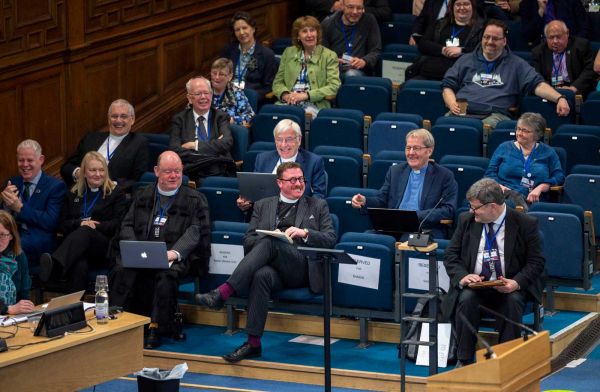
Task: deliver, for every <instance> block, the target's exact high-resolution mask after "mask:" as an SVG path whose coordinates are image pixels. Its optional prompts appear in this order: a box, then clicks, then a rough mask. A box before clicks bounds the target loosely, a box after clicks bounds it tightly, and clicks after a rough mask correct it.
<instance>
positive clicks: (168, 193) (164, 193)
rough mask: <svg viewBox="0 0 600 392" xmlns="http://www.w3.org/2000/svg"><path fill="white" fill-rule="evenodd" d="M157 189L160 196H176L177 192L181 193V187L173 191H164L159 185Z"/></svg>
mask: <svg viewBox="0 0 600 392" xmlns="http://www.w3.org/2000/svg"><path fill="white" fill-rule="evenodd" d="M156 189H157V190H158V194H159V195H161V196H174V195H175V194H177V191H179V187H177V188H176V189H173V190H172V191H163V190H162V189H160V185H157V186H156Z"/></svg>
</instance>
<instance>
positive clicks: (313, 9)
mask: <svg viewBox="0 0 600 392" xmlns="http://www.w3.org/2000/svg"><path fill="white" fill-rule="evenodd" d="M304 5H305V7H306V9H307V10H308V11H309V13H310V15H312V16H314V17H315V18H317V19H319V20H323V19H325V18H326V17H327V16H329V15H331V14H333V13H334V12H336V11H342V10H343V9H344V2H343V1H342V0H304ZM364 12H366V13H368V14H372V15H373V16H374V17H375V19H377V22H379V23H382V22H387V21H388V20H391V19H392V8H391V7H390V4H389V1H388V0H365V10H364Z"/></svg>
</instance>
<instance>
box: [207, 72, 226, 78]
mask: <svg viewBox="0 0 600 392" xmlns="http://www.w3.org/2000/svg"><path fill="white" fill-rule="evenodd" d="M210 75H211V76H214V77H215V78H216V77H217V76H219V77H221V78H224V77H227V76H229V73H225V72H219V71H210Z"/></svg>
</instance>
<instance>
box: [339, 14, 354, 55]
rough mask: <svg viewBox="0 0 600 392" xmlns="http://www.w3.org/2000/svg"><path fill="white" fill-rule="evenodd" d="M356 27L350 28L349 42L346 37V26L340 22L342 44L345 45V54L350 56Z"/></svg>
mask: <svg viewBox="0 0 600 392" xmlns="http://www.w3.org/2000/svg"><path fill="white" fill-rule="evenodd" d="M356 30H357V29H356V26H353V27H352V28H351V31H352V32H351V34H352V35H351V36H350V40H348V35H347V34H346V26H345V25H344V22H342V32H343V33H344V42H345V43H346V53H347V54H349V55H352V43H353V42H354V37H355V36H356Z"/></svg>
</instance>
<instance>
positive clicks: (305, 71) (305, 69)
mask: <svg viewBox="0 0 600 392" xmlns="http://www.w3.org/2000/svg"><path fill="white" fill-rule="evenodd" d="M298 78H299V79H300V83H304V84H306V79H307V78H308V67H307V66H306V63H304V64H303V65H302V69H301V70H300V76H299V77H298Z"/></svg>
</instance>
